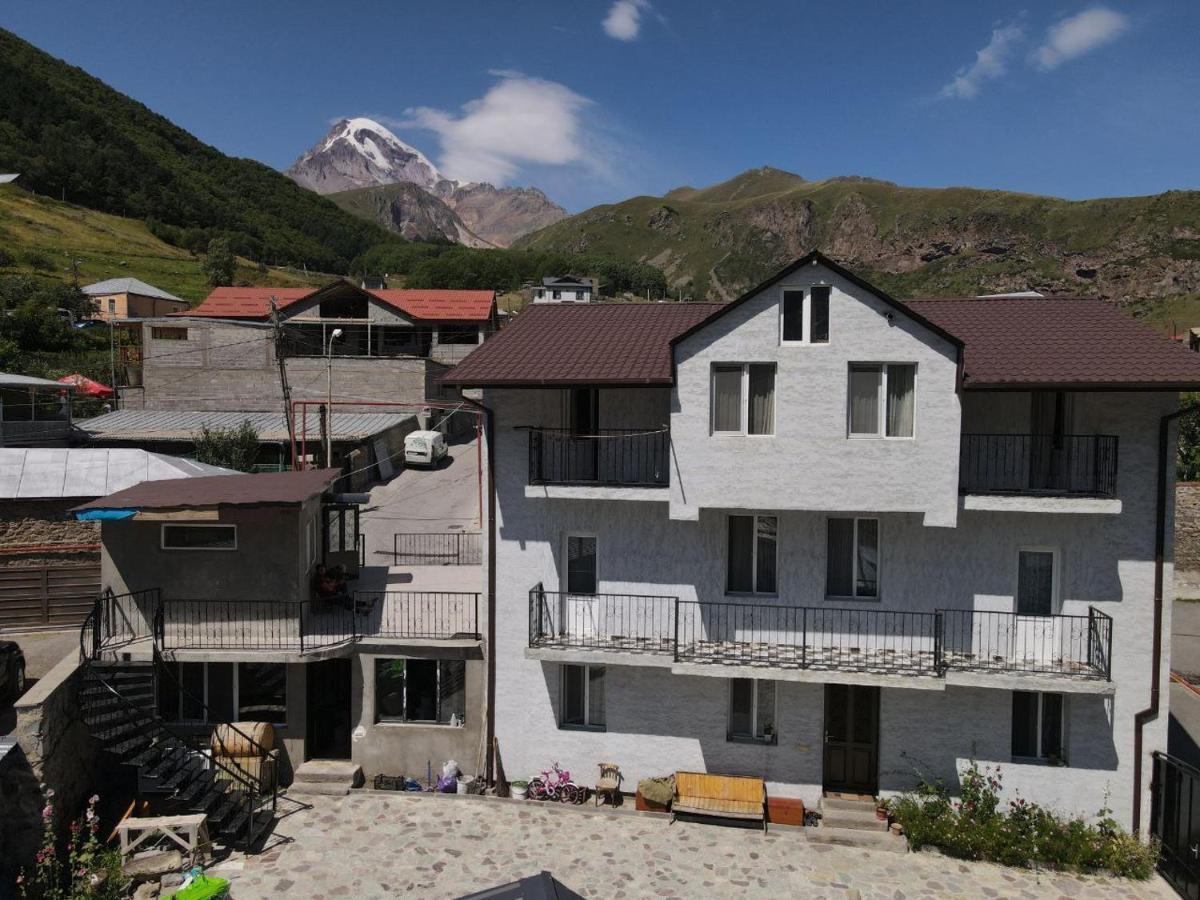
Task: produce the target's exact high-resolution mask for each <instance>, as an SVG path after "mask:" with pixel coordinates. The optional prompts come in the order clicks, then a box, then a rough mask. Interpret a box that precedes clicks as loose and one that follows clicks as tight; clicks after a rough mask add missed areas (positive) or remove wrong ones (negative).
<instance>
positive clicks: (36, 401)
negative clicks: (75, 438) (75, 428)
mask: <svg viewBox="0 0 1200 900" xmlns="http://www.w3.org/2000/svg"><path fill="white" fill-rule="evenodd" d="M74 392H75V388H74V387H73V386H71V385H67V384H61V383H60V382H57V381H51V380H50V379H49V378H34V377H32V376H30V375H14V374H11V373H7V372H0V447H22V446H26V447H27V446H41V447H56V446H64V447H65V446H66V444H67V441H68V440H69V439H70V437H71V397H72V396H73V395H74Z"/></svg>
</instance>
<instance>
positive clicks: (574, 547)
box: [567, 534, 596, 594]
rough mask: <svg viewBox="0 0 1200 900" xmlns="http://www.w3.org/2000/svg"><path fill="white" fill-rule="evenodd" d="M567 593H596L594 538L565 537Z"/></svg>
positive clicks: (585, 536)
mask: <svg viewBox="0 0 1200 900" xmlns="http://www.w3.org/2000/svg"><path fill="white" fill-rule="evenodd" d="M567 593H568V594H594V593H596V538H595V537H593V536H591V535H582V534H570V535H567Z"/></svg>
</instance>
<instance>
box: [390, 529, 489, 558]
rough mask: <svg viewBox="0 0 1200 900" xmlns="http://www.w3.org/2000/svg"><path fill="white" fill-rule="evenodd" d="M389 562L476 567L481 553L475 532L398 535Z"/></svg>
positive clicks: (477, 533) (393, 543)
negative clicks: (391, 560)
mask: <svg viewBox="0 0 1200 900" xmlns="http://www.w3.org/2000/svg"><path fill="white" fill-rule="evenodd" d="M392 559H393V563H392V565H396V566H478V565H480V564H481V563H482V562H483V550H482V547H481V544H480V540H479V532H478V531H454V532H432V531H428V532H409V533H398V534H393V535H392Z"/></svg>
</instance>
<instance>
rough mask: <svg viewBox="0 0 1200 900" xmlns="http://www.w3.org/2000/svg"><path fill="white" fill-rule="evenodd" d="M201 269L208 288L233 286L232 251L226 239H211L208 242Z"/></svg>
mask: <svg viewBox="0 0 1200 900" xmlns="http://www.w3.org/2000/svg"><path fill="white" fill-rule="evenodd" d="M202 268H203V270H204V276H205V278H206V279H207V280H208V286H209V287H222V286H226V285H231V284H233V272H234V261H233V251H232V250H231V249H230V248H229V240H228V239H227V238H213V239H212V240H211V241H209V242H208V253H206V254H205V256H204V262H203V264H202Z"/></svg>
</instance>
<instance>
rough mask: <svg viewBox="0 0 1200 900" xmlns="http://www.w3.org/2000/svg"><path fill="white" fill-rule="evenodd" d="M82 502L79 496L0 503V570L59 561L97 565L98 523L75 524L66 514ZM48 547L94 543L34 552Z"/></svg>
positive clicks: (98, 555) (98, 554)
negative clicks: (78, 548) (79, 546)
mask: <svg viewBox="0 0 1200 900" xmlns="http://www.w3.org/2000/svg"><path fill="white" fill-rule="evenodd" d="M82 502H83V499H82V498H79V497H70V498H63V499H55V500H5V501H3V502H0V551H3V552H0V569H7V568H14V567H15V568H20V567H25V566H41V565H48V564H51V563H60V562H69V563H76V562H89V561H96V562H99V560H100V550H99V544H100V523H99V522H77V521H75V519H74V518H72V517H71V515H70V514H69V513H68V512H67V510H69V509H70V508H71V507H73V506H77V505H79V504H80V503H82ZM48 544H59V545H62V544H95V545H96V548H95V549H93V550H86V549H84V550H70V551H64V550H50V551H47V550H43V549H36V548H40V547H44V546H45V545H48ZM20 548H29V549H20Z"/></svg>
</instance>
